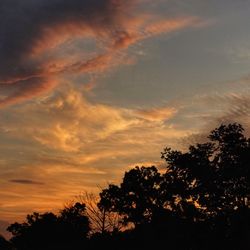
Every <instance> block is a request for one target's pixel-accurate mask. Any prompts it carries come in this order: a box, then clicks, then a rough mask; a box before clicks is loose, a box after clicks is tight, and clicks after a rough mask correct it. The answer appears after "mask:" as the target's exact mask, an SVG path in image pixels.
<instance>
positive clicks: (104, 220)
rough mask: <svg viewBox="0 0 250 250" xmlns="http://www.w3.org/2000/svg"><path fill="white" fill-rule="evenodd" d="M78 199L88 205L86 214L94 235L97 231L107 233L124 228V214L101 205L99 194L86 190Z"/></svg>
mask: <svg viewBox="0 0 250 250" xmlns="http://www.w3.org/2000/svg"><path fill="white" fill-rule="evenodd" d="M77 200H79V201H80V202H82V203H84V204H85V206H86V215H87V216H88V218H89V220H90V226H91V231H90V233H91V234H92V235H93V234H95V233H100V234H105V233H107V232H112V231H115V230H116V231H120V230H121V229H122V228H123V225H122V216H120V215H119V214H118V213H116V212H111V211H108V210H107V209H106V208H105V207H103V206H101V205H100V204H99V201H100V197H99V196H98V195H95V194H93V193H90V192H87V191H85V192H83V193H82V194H81V195H80V196H78V197H77Z"/></svg>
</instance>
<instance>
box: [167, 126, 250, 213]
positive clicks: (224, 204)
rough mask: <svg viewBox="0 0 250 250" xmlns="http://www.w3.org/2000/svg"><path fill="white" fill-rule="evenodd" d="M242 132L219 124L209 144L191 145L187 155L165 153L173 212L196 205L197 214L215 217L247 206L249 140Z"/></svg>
mask: <svg viewBox="0 0 250 250" xmlns="http://www.w3.org/2000/svg"><path fill="white" fill-rule="evenodd" d="M243 131H244V130H243V128H242V126H241V125H239V124H229V125H227V126H226V125H221V126H220V127H219V128H217V129H215V130H213V131H212V132H211V133H210V135H209V137H208V139H209V140H210V141H209V142H207V143H203V144H196V145H194V146H190V147H189V151H188V152H186V153H182V152H180V151H173V150H171V149H169V148H166V149H165V150H164V152H163V153H162V158H163V159H165V160H166V162H167V164H168V165H167V172H166V174H165V185H166V190H171V195H172V197H175V199H174V200H173V202H172V204H171V205H172V207H173V209H175V210H181V211H186V210H187V209H186V208H185V207H184V206H186V205H191V206H192V205H195V207H196V208H197V209H198V210H199V212H200V215H201V213H202V214H203V216H204V215H205V216H214V215H218V214H220V213H227V214H228V213H230V212H234V210H237V209H239V208H241V207H245V206H248V203H249V194H250V174H249V173H250V167H249V164H250V140H249V139H247V138H246V137H245V136H244V135H243ZM183 204H184V206H183ZM197 209H196V210H197Z"/></svg>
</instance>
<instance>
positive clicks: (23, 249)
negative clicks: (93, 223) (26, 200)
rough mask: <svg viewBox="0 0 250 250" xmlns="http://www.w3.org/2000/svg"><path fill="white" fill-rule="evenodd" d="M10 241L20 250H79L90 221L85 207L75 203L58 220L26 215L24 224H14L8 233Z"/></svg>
mask: <svg viewBox="0 0 250 250" xmlns="http://www.w3.org/2000/svg"><path fill="white" fill-rule="evenodd" d="M7 230H8V231H9V232H11V233H12V234H13V238H12V239H11V241H12V242H13V243H14V245H15V246H16V247H17V248H18V249H20V250H34V249H41V250H44V249H51V250H52V249H71V247H74V249H77V247H78V245H80V244H82V243H83V241H84V240H85V239H86V236H87V233H88V231H89V221H88V218H87V217H86V216H85V205H84V204H80V203H76V204H74V205H73V206H71V207H66V208H64V209H63V210H62V211H61V212H60V214H59V215H58V216H57V215H55V214H53V213H44V214H39V213H33V214H31V215H27V218H26V221H25V222H24V223H17V222H16V223H14V224H12V225H10V226H9V227H8V229H7Z"/></svg>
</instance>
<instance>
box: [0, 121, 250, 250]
mask: <svg viewBox="0 0 250 250" xmlns="http://www.w3.org/2000/svg"><path fill="white" fill-rule="evenodd" d="M161 157H162V159H164V160H165V161H166V168H165V169H160V170H159V169H157V168H156V167H154V166H152V167H135V168H134V169H131V170H129V171H127V172H125V174H124V177H123V180H122V182H121V183H120V185H114V184H111V185H109V186H108V187H107V188H106V189H103V190H102V191H101V192H100V194H99V197H98V198H97V199H96V197H94V196H93V195H91V194H88V193H85V194H84V195H83V196H82V197H79V201H78V202H76V203H75V204H71V205H69V206H67V207H65V208H64V209H62V210H61V211H60V212H59V214H57V215H55V214H53V213H44V214H39V213H33V214H32V215H28V216H27V218H26V220H25V222H23V223H14V224H12V225H10V226H9V227H8V231H9V232H11V233H12V235H13V237H12V238H11V239H10V242H9V243H8V242H6V241H5V245H6V246H5V247H4V246H3V247H2V248H1V247H0V249H17V250H56V249H58V250H59V249H61V250H75V249H76V250H78V249H79V250H80V249H106V248H107V249H114V250H123V249H153V248H156V249H170V250H217V249H218V250H222V249H225V250H247V249H250V202H249V201H250V139H249V138H247V137H246V136H245V135H244V129H243V127H242V126H241V125H240V124H229V125H221V126H220V127H218V128H216V129H214V130H213V131H211V133H210V134H209V136H208V141H207V142H206V143H202V144H196V145H191V146H190V147H189V149H188V151H187V152H181V151H176V150H172V149H170V148H166V149H164V151H163V152H162V153H161ZM2 241H4V240H2ZM7 243H8V244H7ZM0 244H1V238H0ZM2 245H3V243H2Z"/></svg>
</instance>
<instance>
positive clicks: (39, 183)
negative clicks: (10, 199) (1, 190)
mask: <svg viewBox="0 0 250 250" xmlns="http://www.w3.org/2000/svg"><path fill="white" fill-rule="evenodd" d="M9 182H12V183H19V184H26V185H44V183H43V182H39V181H33V180H27V179H12V180H9Z"/></svg>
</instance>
